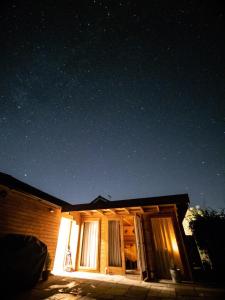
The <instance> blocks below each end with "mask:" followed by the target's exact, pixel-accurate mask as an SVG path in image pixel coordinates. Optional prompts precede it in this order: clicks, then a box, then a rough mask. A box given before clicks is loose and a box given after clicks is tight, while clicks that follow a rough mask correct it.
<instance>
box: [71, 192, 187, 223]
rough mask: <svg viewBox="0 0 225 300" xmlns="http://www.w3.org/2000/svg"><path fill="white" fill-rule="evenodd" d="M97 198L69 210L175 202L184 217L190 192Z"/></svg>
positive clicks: (181, 216) (180, 215)
mask: <svg viewBox="0 0 225 300" xmlns="http://www.w3.org/2000/svg"><path fill="white" fill-rule="evenodd" d="M100 197H101V196H100ZM102 198H103V197H102ZM96 199H99V197H97V198H96ZM96 199H94V200H93V201H92V202H90V203H87V204H75V205H71V207H70V208H69V211H83V210H96V209H107V208H108V209H110V208H119V207H136V206H147V205H163V204H175V205H176V206H177V209H178V214H179V217H180V218H182V219H183V218H184V216H185V213H186V211H187V209H188V206H189V202H190V200H189V197H188V194H177V195H168V196H159V197H148V198H135V199H125V200H115V201H109V200H107V199H106V200H107V201H96ZM100 199H101V198H100Z"/></svg>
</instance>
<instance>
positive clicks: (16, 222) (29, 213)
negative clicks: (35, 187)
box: [0, 189, 61, 267]
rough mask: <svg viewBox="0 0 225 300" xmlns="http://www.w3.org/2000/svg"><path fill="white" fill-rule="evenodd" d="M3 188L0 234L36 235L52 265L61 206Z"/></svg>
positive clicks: (0, 203) (0, 207)
mask: <svg viewBox="0 0 225 300" xmlns="http://www.w3.org/2000/svg"><path fill="white" fill-rule="evenodd" d="M4 190H5V191H7V195H6V197H4V198H2V199H0V216H1V217H0V236H3V235H5V234H8V233H17V234H26V235H33V236H36V237H37V238H38V239H39V240H41V241H42V242H44V243H45V244H46V245H47V246H48V251H49V253H50V258H51V267H52V265H53V261H54V256H55V250H56V245H57V238H58V230H59V224H60V218H61V208H60V207H58V206H55V205H53V204H51V203H50V202H46V201H42V200H41V199H39V198H33V197H32V196H30V195H27V194H23V193H21V192H16V191H13V190H7V189H4ZM50 210H53V212H50Z"/></svg>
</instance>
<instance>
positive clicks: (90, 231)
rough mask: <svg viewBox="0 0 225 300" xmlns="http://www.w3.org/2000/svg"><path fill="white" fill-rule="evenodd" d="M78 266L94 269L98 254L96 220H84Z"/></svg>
mask: <svg viewBox="0 0 225 300" xmlns="http://www.w3.org/2000/svg"><path fill="white" fill-rule="evenodd" d="M83 226H84V227H83V241H82V248H81V259H80V266H81V267H86V268H91V269H96V268H97V256H98V221H93V222H84V225H83Z"/></svg>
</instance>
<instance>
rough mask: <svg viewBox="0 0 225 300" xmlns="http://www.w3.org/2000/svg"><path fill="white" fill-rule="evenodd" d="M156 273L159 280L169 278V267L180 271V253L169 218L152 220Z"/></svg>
mask: <svg viewBox="0 0 225 300" xmlns="http://www.w3.org/2000/svg"><path fill="white" fill-rule="evenodd" d="M151 223H152V230H153V237H154V244H155V250H156V263H157V266H156V268H157V272H158V276H159V277H160V278H168V279H169V278H170V271H169V270H170V267H172V266H175V267H177V268H180V269H182V263H181V259H180V253H179V249H178V245H177V240H176V236H175V232H174V228H173V223H172V219H171V218H152V219H151Z"/></svg>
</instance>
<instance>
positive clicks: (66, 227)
mask: <svg viewBox="0 0 225 300" xmlns="http://www.w3.org/2000/svg"><path fill="white" fill-rule="evenodd" d="M78 231H79V226H78V225H76V222H75V221H73V220H71V219H68V218H64V217H62V218H61V223H60V227H59V235H58V242H57V248H56V255H55V261H54V267H53V272H54V273H59V272H62V271H63V270H64V263H65V255H66V252H67V250H68V246H69V248H70V251H71V258H72V268H74V269H75V263H76V252H77V241H78Z"/></svg>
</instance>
